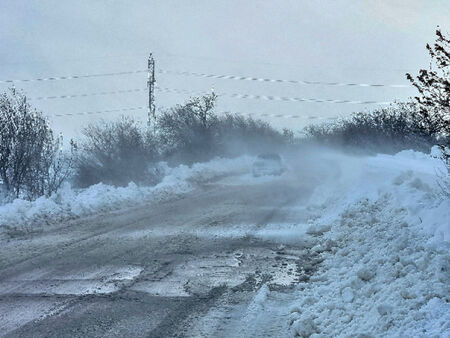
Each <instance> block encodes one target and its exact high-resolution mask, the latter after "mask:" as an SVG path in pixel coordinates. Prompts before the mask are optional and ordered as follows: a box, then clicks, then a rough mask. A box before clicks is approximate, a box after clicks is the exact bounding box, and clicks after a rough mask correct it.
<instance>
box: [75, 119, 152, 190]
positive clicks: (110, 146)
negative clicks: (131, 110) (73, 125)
mask: <svg viewBox="0 0 450 338" xmlns="http://www.w3.org/2000/svg"><path fill="white" fill-rule="evenodd" d="M83 135H84V138H85V139H84V142H83V143H82V144H81V147H80V149H79V154H78V157H77V163H76V173H75V182H76V183H77V185H79V186H81V187H87V186H90V185H93V184H96V183H100V182H103V183H105V184H113V185H117V186H124V185H127V184H128V183H129V182H131V181H133V182H135V183H141V182H145V183H152V182H153V180H155V179H156V177H155V175H154V173H152V171H151V170H150V169H149V165H150V164H151V163H153V162H155V160H157V152H156V149H155V144H154V140H153V136H152V135H151V134H146V133H145V132H144V130H143V129H142V128H141V126H140V125H139V123H138V122H136V121H135V120H133V119H132V118H127V117H122V118H120V119H119V120H118V121H115V122H105V121H102V122H100V123H97V124H91V125H89V126H88V127H86V128H85V129H84V130H83Z"/></svg>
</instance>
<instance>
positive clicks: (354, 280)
mask: <svg viewBox="0 0 450 338" xmlns="http://www.w3.org/2000/svg"><path fill="white" fill-rule="evenodd" d="M437 157H439V156H438V150H437V149H436V148H433V149H432V152H431V154H430V155H428V154H423V153H419V152H414V151H402V152H400V153H398V154H396V155H393V156H391V155H378V156H375V157H368V158H365V159H363V160H362V161H361V163H359V165H355V164H356V163H353V169H352V170H351V171H350V174H349V175H345V170H344V171H343V173H342V175H341V177H340V178H339V179H338V180H337V181H336V182H335V184H329V185H326V184H325V185H323V186H322V187H321V188H320V189H319V190H318V191H316V194H315V196H314V197H313V199H312V201H311V203H312V205H311V207H312V206H314V207H315V208H317V211H318V214H320V215H321V216H320V217H319V218H317V219H316V220H314V221H313V222H312V224H311V231H310V233H315V231H314V230H315V229H317V228H319V229H320V228H324V229H329V230H328V231H326V232H324V234H323V236H320V237H318V238H317V245H315V246H314V247H313V248H312V250H313V251H316V252H318V253H320V255H321V256H322V258H323V259H324V261H323V263H322V264H321V265H320V268H319V271H317V272H316V273H315V274H314V275H313V276H312V278H311V280H310V281H309V282H306V283H301V284H300V285H299V286H298V288H297V291H296V292H295V296H294V297H293V298H294V299H293V303H292V304H291V311H290V315H289V316H290V318H289V323H290V330H291V334H292V335H293V336H300V337H358V336H359V337H450V304H449V300H450V254H449V252H450V251H449V249H450V245H449V241H450V201H449V199H448V197H447V198H446V197H445V196H444V194H443V193H442V190H441V188H440V187H439V185H438V183H437V180H438V178H437V175H436V173H437V172H444V170H446V169H445V166H444V165H443V162H442V161H441V160H440V159H439V158H437Z"/></svg>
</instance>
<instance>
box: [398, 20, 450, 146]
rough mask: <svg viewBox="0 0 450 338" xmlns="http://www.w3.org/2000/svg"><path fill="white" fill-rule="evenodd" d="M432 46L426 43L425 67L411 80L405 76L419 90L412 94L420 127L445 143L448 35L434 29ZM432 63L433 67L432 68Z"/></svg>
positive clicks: (449, 114)
mask: <svg viewBox="0 0 450 338" xmlns="http://www.w3.org/2000/svg"><path fill="white" fill-rule="evenodd" d="M436 36H437V38H436V41H435V43H434V45H432V46H430V45H429V44H427V50H428V53H429V54H430V56H431V62H430V67H429V69H428V70H426V69H421V70H420V71H419V75H418V76H417V78H416V79H414V78H413V77H412V76H411V74H409V73H408V74H406V77H407V79H408V80H409V81H411V83H412V84H413V86H414V87H416V88H417V90H418V91H419V94H420V96H417V97H415V99H416V101H417V103H418V104H419V107H420V116H421V120H422V121H421V127H422V128H423V129H427V130H428V131H429V132H430V133H432V134H435V135H439V136H441V137H443V138H444V142H445V143H446V144H447V145H448V143H449V137H450V38H448V37H446V36H444V34H442V32H441V30H440V29H439V27H438V29H437V30H436ZM433 64H434V65H435V67H434V68H433Z"/></svg>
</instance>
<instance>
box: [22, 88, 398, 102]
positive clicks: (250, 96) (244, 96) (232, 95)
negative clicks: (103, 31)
mask: <svg viewBox="0 0 450 338" xmlns="http://www.w3.org/2000/svg"><path fill="white" fill-rule="evenodd" d="M156 89H157V90H158V91H160V92H163V93H176V94H187V95H204V94H205V93H206V92H194V91H188V90H184V89H177V88H168V87H156ZM146 90H147V88H135V89H126V90H115V91H109V92H97V93H82V94H67V95H60V96H39V97H33V98H30V100H53V99H71V98H79V97H89V96H99V95H116V94H125V93H135V92H142V91H146ZM219 96H228V97H230V98H236V99H251V100H264V101H284V102H310V103H333V104H383V105H384V104H390V103H392V102H388V101H361V100H337V99H316V98H304V97H286V96H274V95H254V94H246V93H225V92H224V93H219Z"/></svg>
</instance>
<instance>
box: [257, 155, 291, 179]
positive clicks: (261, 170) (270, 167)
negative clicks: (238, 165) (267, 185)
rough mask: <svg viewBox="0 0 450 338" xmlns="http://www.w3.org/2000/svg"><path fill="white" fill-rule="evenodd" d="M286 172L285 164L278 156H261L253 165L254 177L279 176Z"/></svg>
mask: <svg viewBox="0 0 450 338" xmlns="http://www.w3.org/2000/svg"><path fill="white" fill-rule="evenodd" d="M283 172H284V167H283V162H282V160H281V157H280V155H278V154H261V155H258V157H257V159H256V161H255V162H254V163H253V169H252V173H253V177H260V176H265V175H275V176H279V175H281V174H282V173H283Z"/></svg>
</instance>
